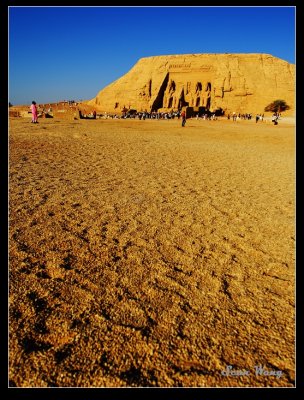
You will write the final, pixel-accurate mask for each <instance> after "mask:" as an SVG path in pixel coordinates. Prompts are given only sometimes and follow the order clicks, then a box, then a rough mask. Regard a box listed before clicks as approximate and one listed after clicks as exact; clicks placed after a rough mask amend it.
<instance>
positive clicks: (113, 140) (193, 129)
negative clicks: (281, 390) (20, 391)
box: [9, 118, 295, 387]
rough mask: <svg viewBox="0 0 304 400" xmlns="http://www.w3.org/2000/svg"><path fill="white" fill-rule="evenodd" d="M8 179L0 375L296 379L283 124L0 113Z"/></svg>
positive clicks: (198, 381)
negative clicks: (5, 344) (5, 323)
mask: <svg viewBox="0 0 304 400" xmlns="http://www.w3.org/2000/svg"><path fill="white" fill-rule="evenodd" d="M9 178H10V181H9V202H10V210H9V226H10V229H9V255H10V262H9V292H10V295H9V305H10V307H9V318H10V319H9V323H10V324H9V328H10V333H9V334H10V337H9V354H10V360H9V361H10V362H9V379H10V383H9V384H10V386H18V387H47V386H60V387H63V386H64V387H66V386H69V387H147V386H150V387H154V386H157V387H206V386H209V387H215V386H219V387H232V386H240V387H243V386H253V387H264V386H271V387H275V386H278V387H279V386H280V387H286V386H288V387H292V386H294V384H295V332H294V320H295V298H294V286H295V276H294V275H295V265H294V264H295V215H294V214H295V209H294V207H295V204H294V203H295V127H294V125H292V124H289V123H279V125H278V126H274V125H273V124H271V123H270V122H269V123H266V122H264V123H260V122H259V123H257V124H256V123H255V121H253V120H251V121H238V122H236V123H234V122H233V121H231V120H230V121H228V120H223V121H203V120H187V124H186V127H185V128H182V127H181V122H180V121H178V120H177V119H175V120H167V121H166V120H160V121H155V120H145V121H139V120H101V119H100V120H91V121H90V120H75V121H68V120H59V119H57V120H56V119H40V120H39V124H37V125H34V124H31V123H30V122H29V120H28V119H21V118H19V119H18V118H12V119H10V133H9ZM229 366H232V370H233V371H235V372H236V373H237V374H238V375H230V376H227V373H226V371H227V368H229ZM259 367H260V368H259ZM223 371H224V372H223ZM274 373H275V374H276V375H274ZM240 374H241V375H240Z"/></svg>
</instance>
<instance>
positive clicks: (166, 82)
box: [88, 54, 295, 113]
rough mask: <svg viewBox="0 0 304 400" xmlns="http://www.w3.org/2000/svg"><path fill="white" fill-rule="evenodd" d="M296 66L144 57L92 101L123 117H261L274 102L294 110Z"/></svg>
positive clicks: (264, 59)
mask: <svg viewBox="0 0 304 400" xmlns="http://www.w3.org/2000/svg"><path fill="white" fill-rule="evenodd" d="M294 97H295V66H294V64H290V63H288V62H287V61H284V60H282V59H280V58H277V57H273V56H271V55H269V54H189V55H171V56H156V57H147V58H142V59H140V60H139V61H138V62H137V63H136V64H135V65H134V67H133V68H132V69H131V70H130V71H129V72H128V73H127V74H125V75H124V76H122V77H121V78H119V79H118V80H116V81H115V82H113V83H111V84H110V85H108V86H107V87H105V88H104V89H102V90H101V91H100V92H99V93H98V94H97V96H96V97H95V98H94V99H92V100H90V101H88V104H90V105H92V106H93V105H94V106H95V107H96V109H97V110H100V111H104V112H111V113H112V112H114V113H120V112H121V110H122V109H123V108H124V107H125V108H127V109H129V108H130V109H136V110H137V111H145V110H146V111H157V110H162V111H165V110H172V109H173V110H177V109H180V108H181V107H184V106H189V107H204V108H206V109H209V110H211V111H213V110H216V109H218V108H221V109H223V110H224V111H225V112H226V113H228V112H233V111H235V112H241V113H242V112H244V113H246V112H251V113H260V112H263V111H264V108H265V107H266V106H267V105H268V104H269V103H271V102H272V101H274V100H277V99H281V100H285V101H286V103H287V104H288V105H289V106H290V107H291V110H290V111H291V112H294V106H295V98H294Z"/></svg>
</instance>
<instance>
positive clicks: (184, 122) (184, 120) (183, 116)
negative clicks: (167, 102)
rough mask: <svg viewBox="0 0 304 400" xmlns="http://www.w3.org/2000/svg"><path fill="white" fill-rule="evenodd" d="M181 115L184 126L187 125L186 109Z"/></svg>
mask: <svg viewBox="0 0 304 400" xmlns="http://www.w3.org/2000/svg"><path fill="white" fill-rule="evenodd" d="M181 117H182V126H185V124H186V113H185V111H183V112H182V113H181Z"/></svg>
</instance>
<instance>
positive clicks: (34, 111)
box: [31, 101, 38, 124]
mask: <svg viewBox="0 0 304 400" xmlns="http://www.w3.org/2000/svg"><path fill="white" fill-rule="evenodd" d="M31 111H32V121H31V122H32V123H33V124H37V123H38V111H37V106H36V102H35V101H32V104H31Z"/></svg>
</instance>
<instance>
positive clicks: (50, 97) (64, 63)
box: [8, 6, 296, 105]
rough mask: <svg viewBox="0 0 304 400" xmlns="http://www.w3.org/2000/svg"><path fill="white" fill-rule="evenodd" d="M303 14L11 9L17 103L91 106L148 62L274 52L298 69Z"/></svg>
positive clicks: (282, 10) (283, 10)
mask: <svg viewBox="0 0 304 400" xmlns="http://www.w3.org/2000/svg"><path fill="white" fill-rule="evenodd" d="M295 14H296V9H295V7H279V6H274V7H222V6H221V7H194V6H192V7H178V6H172V7H121V6H117V7H75V6H74V7H36V6H35V7H9V43H8V45H9V54H8V57H9V58H8V61H9V101H10V102H11V103H12V104H14V105H17V104H30V103H31V101H32V100H35V101H36V102H37V103H47V102H53V101H59V100H72V99H74V100H80V99H82V100H88V99H91V98H93V97H95V96H96V94H97V93H98V92H99V91H100V90H101V89H102V88H104V87H105V86H107V85H108V84H110V83H111V82H113V81H115V80H116V79H118V78H120V77H121V76H123V75H124V74H126V73H127V72H128V71H129V70H130V69H131V68H132V67H133V65H134V64H135V63H136V62H137V61H138V60H139V59H140V58H142V57H149V56H156V55H166V54H194V53H268V54H271V55H273V56H275V57H279V58H282V59H283V60H285V61H288V62H290V63H295Z"/></svg>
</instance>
